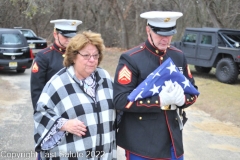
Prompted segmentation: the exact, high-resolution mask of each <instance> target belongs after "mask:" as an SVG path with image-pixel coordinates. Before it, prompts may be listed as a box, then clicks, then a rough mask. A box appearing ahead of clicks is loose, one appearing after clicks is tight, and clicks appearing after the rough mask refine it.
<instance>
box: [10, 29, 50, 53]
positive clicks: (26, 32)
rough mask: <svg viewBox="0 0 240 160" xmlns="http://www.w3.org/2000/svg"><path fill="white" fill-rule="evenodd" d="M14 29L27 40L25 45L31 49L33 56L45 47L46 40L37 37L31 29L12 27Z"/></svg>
mask: <svg viewBox="0 0 240 160" xmlns="http://www.w3.org/2000/svg"><path fill="white" fill-rule="evenodd" d="M14 29H18V30H20V31H21V32H22V34H23V36H24V37H25V38H26V39H27V43H28V45H29V47H30V48H31V49H32V51H33V54H34V55H35V54H36V53H37V52H39V51H40V50H42V49H44V48H46V47H47V41H46V39H44V38H42V37H39V36H37V35H36V34H35V33H34V32H33V30H31V29H24V28H21V27H14Z"/></svg>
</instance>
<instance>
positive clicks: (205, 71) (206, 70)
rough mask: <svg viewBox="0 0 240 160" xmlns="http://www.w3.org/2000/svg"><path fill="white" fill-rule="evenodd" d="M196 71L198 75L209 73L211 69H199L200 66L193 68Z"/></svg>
mask: <svg viewBox="0 0 240 160" xmlns="http://www.w3.org/2000/svg"><path fill="white" fill-rule="evenodd" d="M194 67H195V69H196V71H197V72H199V73H209V72H210V71H211V69H212V67H200V66H194Z"/></svg>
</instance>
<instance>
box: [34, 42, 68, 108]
mask: <svg viewBox="0 0 240 160" xmlns="http://www.w3.org/2000/svg"><path fill="white" fill-rule="evenodd" d="M64 52H65V50H64V49H62V48H60V47H59V46H58V45H56V44H55V43H54V44H53V45H52V46H50V47H47V48H45V49H43V50H41V51H40V52H38V53H37V55H36V57H35V60H34V63H33V66H32V73H31V80H30V84H31V85H30V88H31V97H32V105H33V109H34V111H35V108H36V104H37V101H38V99H39V97H40V94H41V92H42V90H43V88H44V86H45V84H46V83H47V82H48V80H50V79H51V77H52V76H53V75H54V74H55V73H57V72H58V71H59V70H60V69H62V68H63V55H64Z"/></svg>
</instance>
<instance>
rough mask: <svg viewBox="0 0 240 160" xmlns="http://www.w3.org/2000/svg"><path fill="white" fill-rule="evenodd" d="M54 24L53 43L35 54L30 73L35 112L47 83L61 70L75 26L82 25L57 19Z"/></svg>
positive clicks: (73, 21)
mask: <svg viewBox="0 0 240 160" xmlns="http://www.w3.org/2000/svg"><path fill="white" fill-rule="evenodd" d="M50 23H54V25H55V26H54V31H53V36H54V43H53V45H52V46H50V47H47V48H45V49H43V50H41V51H40V52H38V53H37V55H36V57H35V61H34V63H33V65H32V73H31V82H30V87H31V98H32V105H33V109H34V111H35V108H36V103H37V101H38V98H39V96H40V94H41V92H42V89H43V87H44V86H45V84H46V83H47V81H48V80H49V79H50V78H51V77H52V76H53V75H54V74H55V73H57V72H58V71H59V70H60V69H61V68H63V58H64V53H65V49H66V47H67V45H68V43H69V40H70V38H72V37H73V36H75V35H76V32H77V26H78V25H79V24H81V23H82V21H79V20H67V19H58V20H52V21H50Z"/></svg>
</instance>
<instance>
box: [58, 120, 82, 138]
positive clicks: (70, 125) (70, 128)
mask: <svg viewBox="0 0 240 160" xmlns="http://www.w3.org/2000/svg"><path fill="white" fill-rule="evenodd" d="M61 130H62V131H67V132H69V133H72V134H75V135H77V136H80V137H81V136H84V135H85V132H86V131H87V129H86V126H85V125H84V123H83V122H81V121H79V120H78V119H76V118H75V119H69V120H68V121H67V122H66V123H65V124H64V125H63V126H62V128H61Z"/></svg>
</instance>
